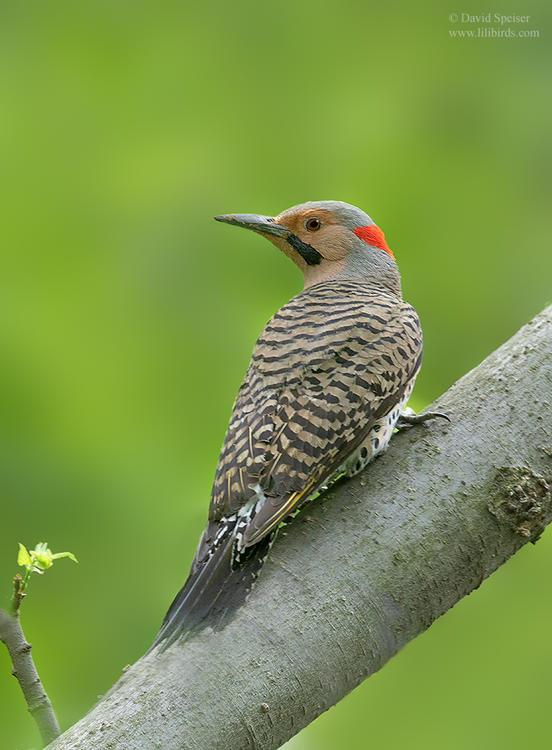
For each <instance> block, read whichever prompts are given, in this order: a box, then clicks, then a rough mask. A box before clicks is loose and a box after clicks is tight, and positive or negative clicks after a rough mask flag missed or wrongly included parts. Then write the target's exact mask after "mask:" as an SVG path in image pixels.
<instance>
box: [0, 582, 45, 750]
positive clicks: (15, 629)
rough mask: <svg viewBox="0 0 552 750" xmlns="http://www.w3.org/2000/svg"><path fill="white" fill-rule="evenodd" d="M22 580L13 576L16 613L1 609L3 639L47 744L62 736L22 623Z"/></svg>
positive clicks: (28, 704)
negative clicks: (20, 613) (20, 618)
mask: <svg viewBox="0 0 552 750" xmlns="http://www.w3.org/2000/svg"><path fill="white" fill-rule="evenodd" d="M22 580H23V579H22V577H21V576H20V575H19V573H18V574H17V575H16V576H15V578H14V579H13V585H14V593H13V598H12V612H13V614H11V615H10V614H8V613H7V612H5V611H4V610H3V609H0V641H2V642H3V643H4V645H5V646H6V648H7V649H8V652H9V654H10V657H11V660H12V664H13V669H12V674H13V675H14V677H16V678H17V681H18V682H19V685H20V687H21V690H22V691H23V695H24V696H25V700H26V701H27V707H28V709H29V712H30V714H31V716H32V717H33V719H34V720H35V722H36V724H37V726H38V729H39V732H40V736H41V737H42V742H43V743H44V745H47V744H48V743H49V742H52V740H55V738H56V737H58V736H59V735H60V730H59V725H58V723H57V719H56V715H55V714H54V709H53V708H52V704H51V703H50V699H49V698H48V696H47V695H46V693H45V691H44V688H43V687H42V683H41V681H40V677H39V676H38V672H37V671H36V667H35V665H34V662H33V658H32V656H31V644H30V643H27V640H26V639H25V635H24V634H23V631H22V629H21V625H20V623H19V606H20V604H21V601H22V599H23V597H24V596H25V594H24V593H23V592H22V590H21V582H22Z"/></svg>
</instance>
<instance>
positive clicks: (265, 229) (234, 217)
mask: <svg viewBox="0 0 552 750" xmlns="http://www.w3.org/2000/svg"><path fill="white" fill-rule="evenodd" d="M215 220H216V221H223V222H224V223H225V224H233V225H234V226H236V227H243V228H244V229H252V230H253V231H254V232H259V233H260V234H273V235H275V236H276V237H287V236H289V235H290V234H291V230H290V229H288V228H287V227H285V226H283V225H282V224H276V222H275V221H274V219H273V218H272V217H271V216H260V215H259V214H223V215H222V216H215Z"/></svg>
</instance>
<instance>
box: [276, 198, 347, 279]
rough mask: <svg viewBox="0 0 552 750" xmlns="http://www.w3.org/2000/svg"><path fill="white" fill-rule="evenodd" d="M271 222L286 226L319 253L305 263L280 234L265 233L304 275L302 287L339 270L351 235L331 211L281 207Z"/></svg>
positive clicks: (330, 276) (329, 277)
mask: <svg viewBox="0 0 552 750" xmlns="http://www.w3.org/2000/svg"><path fill="white" fill-rule="evenodd" d="M274 223H275V224H280V225H282V226H285V227H287V228H288V229H289V230H291V232H292V234H294V235H295V236H296V237H298V238H299V239H300V240H301V241H302V242H304V243H305V244H307V245H311V246H312V247H314V249H315V250H317V251H318V252H319V253H320V255H322V261H321V262H320V263H319V264H318V265H314V266H309V265H307V263H306V262H305V261H304V259H303V258H302V257H301V256H300V255H299V253H298V252H297V251H296V250H294V249H293V247H292V246H291V245H290V244H289V243H288V242H287V241H286V240H285V239H284V238H282V237H274V236H270V235H266V238H267V239H269V240H270V241H271V242H272V243H273V244H274V245H276V247H278V248H279V249H280V250H281V251H282V252H283V253H285V254H286V255H287V256H288V258H290V259H291V260H292V261H293V262H294V263H295V264H296V265H297V266H298V267H299V268H300V269H301V271H302V272H303V275H304V277H305V287H308V286H312V285H313V284H317V283H318V282H320V281H325V280H327V279H331V278H334V277H335V276H337V275H338V274H339V273H340V272H341V271H342V270H343V268H344V266H345V258H346V257H347V255H348V254H349V252H350V250H351V247H352V239H353V237H354V235H353V234H352V232H351V231H350V230H349V229H347V228H346V227H344V226H342V225H341V224H338V223H337V220H336V218H335V217H334V216H333V214H332V213H331V211H326V210H324V209H300V210H296V209H293V210H288V211H283V212H282V213H281V214H279V215H278V216H276V217H275V219H274Z"/></svg>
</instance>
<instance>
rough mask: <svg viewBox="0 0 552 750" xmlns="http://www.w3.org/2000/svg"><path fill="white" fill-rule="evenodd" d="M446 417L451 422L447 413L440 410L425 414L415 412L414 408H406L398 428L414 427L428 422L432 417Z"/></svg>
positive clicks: (399, 420)
mask: <svg viewBox="0 0 552 750" xmlns="http://www.w3.org/2000/svg"><path fill="white" fill-rule="evenodd" d="M437 417H438V418H439V419H446V420H447V422H450V421H451V419H450V417H449V416H448V415H447V414H443V413H442V412H439V411H428V412H426V413H425V414H415V413H414V411H412V409H408V410H407V409H405V410H404V412H403V413H402V414H401V416H400V417H399V419H398V421H397V424H396V428H397V429H398V430H401V429H405V428H406V427H412V426H413V425H416V424H423V422H427V421H429V420H430V419H436V418H437Z"/></svg>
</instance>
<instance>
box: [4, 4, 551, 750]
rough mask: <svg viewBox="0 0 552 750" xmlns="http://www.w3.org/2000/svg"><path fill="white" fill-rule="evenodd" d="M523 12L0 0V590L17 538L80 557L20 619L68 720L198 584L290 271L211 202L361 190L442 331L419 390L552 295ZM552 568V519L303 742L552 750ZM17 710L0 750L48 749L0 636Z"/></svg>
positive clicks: (321, 746) (426, 315)
mask: <svg viewBox="0 0 552 750" xmlns="http://www.w3.org/2000/svg"><path fill="white" fill-rule="evenodd" d="M523 5H524V8H523V12H524V13H527V14H530V15H531V22H530V23H529V24H527V25H526V26H525V27H523V28H531V29H537V30H539V31H540V38H538V39H535V38H531V39H475V40H473V39H472V40H466V39H464V40H461V39H453V38H451V36H450V35H449V29H451V28H474V26H471V27H470V26H469V25H462V24H461V23H456V24H455V25H454V24H453V23H452V22H451V21H450V20H449V15H450V13H452V12H458V13H461V12H462V11H467V12H471V13H478V12H479V13H481V12H488V11H489V8H488V7H487V6H486V5H485V6H483V5H482V4H481V3H480V4H479V7H477V6H476V5H475V6H474V5H472V6H471V7H470V8H465V7H457V6H456V5H451V6H450V7H448V6H446V5H442V4H438V3H437V2H435V3H434V4H425V5H419V4H415V5H413V4H411V3H408V2H406V0H402V2H396V3H386V4H382V5H380V6H379V7H376V6H374V5H369V4H367V3H358V2H350V1H349V0H342V1H341V2H340V3H339V4H336V3H330V2H327V0H317V2H314V0H299V2H297V0H296V1H295V2H288V1H287V0H284V1H283V2H280V3H278V4H277V5H268V4H265V5H262V6H261V5H259V4H258V3H254V2H244V1H243V0H237V2H234V3H232V4H227V3H223V2H220V0H217V1H216V2H211V3H200V4H191V3H183V2H158V3H145V2H125V1H120V2H113V0H109V1H108V0H95V1H94V2H91V1H88V2H87V1H85V0H83V1H82V2H80V3H72V2H48V1H47V0H40V1H38V0H29V2H26V3H24V4H22V3H21V4H18V3H11V4H10V3H2V5H1V9H0V16H1V23H0V86H1V91H2V95H1V97H0V107H1V110H2V111H1V115H0V163H1V174H2V179H1V187H0V191H1V196H0V197H1V207H2V235H3V237H2V263H1V274H0V306H1V314H0V356H1V357H2V365H1V367H0V379H1V388H0V399H1V415H0V420H1V421H0V424H1V437H0V440H1V446H0V447H1V450H0V482H1V488H0V489H1V504H2V507H1V520H0V524H1V527H0V535H1V536H0V573H1V580H2V583H1V589H2V590H3V591H4V595H3V596H4V603H6V602H7V597H8V595H9V591H10V579H11V577H12V575H13V574H14V573H15V557H16V551H17V542H18V541H22V542H24V543H25V544H26V545H27V546H33V545H34V544H35V543H36V542H37V541H38V540H47V541H48V542H49V543H50V546H51V547H52V549H54V551H58V550H65V549H69V550H71V551H73V552H74V553H75V554H76V555H77V556H78V558H79V559H80V564H79V565H78V566H77V565H73V564H72V563H70V562H67V561H63V562H60V563H59V564H57V565H56V569H54V570H53V571H52V572H50V573H49V574H48V575H47V576H46V577H44V578H43V579H39V578H38V577H35V579H34V580H33V581H32V585H31V596H30V597H29V599H28V601H26V602H25V605H24V610H23V624H24V627H25V630H26V632H27V635H28V637H29V639H30V640H31V641H33V643H34V652H33V653H34V655H35V659H36V661H37V664H38V667H39V669H40V672H41V674H42V677H43V679H44V682H45V685H46V687H47V689H48V691H49V693H50V695H51V697H52V699H53V701H54V704H55V706H56V708H57V711H58V714H59V717H60V720H61V722H62V724H63V726H64V727H67V726H68V725H69V724H71V723H73V722H74V721H76V720H77V719H78V718H79V717H81V716H82V715H83V714H84V713H85V712H86V710H87V709H88V708H89V707H90V706H91V705H92V704H93V703H94V701H95V700H96V697H97V696H98V695H99V694H101V693H103V692H105V691H106V690H107V689H108V688H109V686H110V685H111V684H112V683H113V681H114V680H116V679H117V677H118V676H119V674H120V673H121V669H122V668H123V667H124V666H125V665H126V664H128V663H131V662H133V661H134V660H135V659H137V658H138V657H139V656H140V655H141V654H142V653H143V651H144V650H145V649H146V648H147V647H148V645H149V644H150V642H151V639H152V637H153V635H154V633H155V631H156V628H157V626H158V624H159V622H160V619H161V617H162V615H163V613H164V611H165V608H166V606H167V605H168V603H169V601H170V599H171V597H172V595H173V594H174V593H175V591H176V590H177V589H178V588H179V585H180V584H181V583H182V582H183V581H184V579H185V576H186V574H187V570H188V565H189V563H190V560H191V557H192V554H193V551H194V548H195V544H196V541H197V538H198V536H199V534H200V532H201V529H202V526H203V523H204V521H205V516H206V511H207V505H208V500H209V491H210V485H211V480H212V475H213V472H214V469H215V464H216V460H217V457H218V451H219V447H220V444H221V441H222V438H223V434H224V430H225V428H226V425H227V421H228V417H229V413H230V409H231V406H232V402H233V398H234V395H235V392H236V390H237V387H238V385H239V382H240V379H241V377H242V374H243V371H244V370H245V368H246V366H247V362H248V358H249V354H250V351H251V348H252V346H253V343H254V341H255V338H256V336H257V334H258V332H259V331H260V329H261V327H262V326H263V324H264V323H265V322H266V320H267V319H268V318H269V317H270V315H271V314H272V313H273V312H274V310H276V309H277V308H278V307H279V306H280V305H281V304H282V303H284V302H285V301H286V300H287V299H288V298H289V297H290V296H292V295H293V294H295V293H296V292H297V291H298V290H299V289H300V278H299V274H298V272H297V270H296V269H295V268H294V267H293V266H292V264H291V263H289V262H288V261H287V260H286V259H285V258H284V257H282V256H281V255H279V254H278V252H277V251H276V250H275V248H274V247H273V246H272V245H270V244H269V243H268V242H264V241H263V240H262V239H261V238H259V237H258V236H255V235H253V234H248V233H246V232H240V231H238V230H235V229H232V228H229V227H225V226H221V225H219V224H216V223H215V222H214V221H212V218H211V217H212V216H213V215H214V214H218V213H224V212H231V211H239V212H241V211H244V212H249V211H255V212H264V213H269V214H274V213H277V212H279V211H280V210H282V209H284V208H286V207H288V206H290V205H293V204H295V203H299V202H302V201H304V200H316V199H340V200H345V201H348V202H351V203H354V204H356V205H359V206H361V207H362V208H364V209H365V210H366V211H367V212H368V213H369V214H370V215H371V216H372V217H373V218H374V219H375V220H376V221H377V223H378V224H379V225H380V226H381V227H382V228H383V229H384V231H385V233H386V238H387V241H388V244H389V246H390V247H391V248H392V249H393V250H394V251H395V254H396V256H397V259H398V262H399V266H400V268H401V271H402V274H403V286H404V292H405V296H406V298H407V299H408V300H409V301H411V302H412V303H413V304H414V305H415V306H416V308H417V309H418V311H419V313H420V316H421V318H422V322H423V325H424V333H425V346H426V349H425V365H424V369H423V372H422V374H421V375H420V378H419V382H418V385H417V388H416V391H415V395H414V398H413V403H412V405H413V406H414V407H415V408H421V407H423V406H424V405H426V404H428V403H429V402H430V401H431V400H432V399H433V398H434V397H436V396H437V395H438V394H439V393H441V392H442V391H443V390H444V389H446V388H447V387H448V386H449V385H450V384H451V383H452V382H453V381H454V380H456V379H457V378H458V377H460V376H461V375H462V374H463V373H464V372H466V370H468V369H469V368H471V367H473V366H475V365H476V364H477V363H478V362H479V361H480V360H481V359H482V358H483V357H485V356H486V355H487V354H488V353H489V352H491V351H492V350H493V349H495V348H496V347H497V346H498V345H499V344H501V343H502V342H503V341H504V340H505V339H506V338H508V337H509V336H510V335H511V334H513V333H514V332H515V331H516V330H517V329H518V328H519V327H520V326H521V325H522V324H523V323H524V322H526V321H527V320H529V319H530V318H531V317H532V316H533V315H534V314H536V313H537V312H538V311H539V310H541V309H542V308H543V307H544V306H545V304H546V303H550V302H552V283H551V277H552V254H551V252H550V235H551V229H550V219H549V212H550V197H551V196H550V182H549V179H550V177H549V176H550V168H551V151H552V149H551V145H550V132H551V119H552V118H551V103H550V95H549V84H550V78H549V76H550V57H549V55H550V29H551V23H550V21H551V10H550V5H549V4H545V3H544V2H543V3H541V4H532V3H524V4H523ZM517 6H519V3H518V4H517V5H516V4H515V3H514V4H511V3H507V2H505V3H503V4H502V5H501V6H500V7H497V8H494V9H491V10H496V11H499V12H501V13H508V12H517V13H519V12H520V10H521V9H520V8H519V7H517ZM511 26H512V28H514V29H516V30H517V29H519V28H522V27H520V26H516V25H511ZM551 565H552V539H551V535H550V533H547V534H545V536H544V538H543V539H542V540H541V541H540V542H539V544H538V545H537V546H536V547H535V548H533V547H531V548H530V549H529V548H525V549H523V550H522V551H521V552H520V553H519V554H518V555H517V556H516V558H515V559H513V560H511V561H510V562H509V563H508V564H507V565H506V566H504V567H503V568H502V569H500V570H499V571H498V572H497V573H496V574H495V575H494V576H493V577H492V578H491V579H490V580H489V581H488V582H486V583H485V584H484V585H483V586H482V587H481V589H480V590H479V591H478V592H477V593H475V594H474V595H473V596H471V597H469V598H468V599H465V600H464V601H462V602H461V603H460V604H459V605H458V606H457V607H455V609H454V610H453V611H451V612H450V613H448V614H447V615H446V616H445V617H443V618H442V619H441V620H439V621H438V622H437V623H436V624H435V625H434V626H432V628H431V629H430V630H429V631H428V632H427V633H425V634H424V635H423V636H421V637H420V638H418V639H417V640H416V641H414V642H413V643H412V644H410V645H409V646H408V647H407V648H406V649H405V650H404V651H403V652H402V653H401V654H399V655H398V656H397V657H396V658H395V659H393V660H392V662H391V663H390V664H388V665H387V666H386V667H385V668H384V669H383V670H382V672H381V673H380V674H378V675H376V676H375V677H373V678H372V679H370V680H368V681H367V682H366V683H365V684H363V685H362V686H361V687H359V688H358V689H357V690H356V691H355V692H354V693H353V694H352V695H350V696H349V697H348V698H346V699H345V700H344V701H343V702H342V703H340V704H339V705H338V706H337V707H336V708H334V709H332V710H331V711H330V712H328V713H327V714H325V715H324V716H322V717H321V718H320V719H319V720H317V721H316V722H315V723H314V724H313V725H311V726H310V727H309V728H308V729H306V730H305V731H304V732H303V733H301V735H299V736H298V737H297V738H295V739H294V740H292V741H291V742H290V744H289V747H290V748H293V750H312V749H313V748H317V750H326V749H328V750H329V749H330V748H331V749H333V748H338V747H339V748H342V747H344V748H347V749H348V750H360V748H364V747H366V746H368V745H371V746H375V747H378V746H379V747H381V746H384V747H386V748H390V749H391V750H395V749H396V748H405V747H408V748H409V749H413V750H417V749H418V748H419V749H420V750H421V749H422V748H423V749H424V750H431V749H432V748H447V749H449V748H450V749H451V750H456V748H458V750H460V748H462V750H463V749H464V748H465V747H466V746H468V747H470V748H491V749H492V748H504V749H508V748H518V747H520V746H522V745H523V746H533V747H544V746H548V745H549V740H548V734H549V728H548V713H549V704H550V692H551V690H552V673H551V670H552V639H551V638H550V632H551V627H552V601H551V584H550V580H551V576H550V567H551ZM229 689H231V686H229ZM0 711H1V716H2V718H1V737H0V747H1V748H2V749H3V748H7V749H10V750H11V749H12V748H18V750H27V748H31V747H33V748H36V747H38V744H39V743H38V739H37V734H36V732H35V729H34V726H33V725H32V722H31V719H30V718H29V717H28V715H27V714H26V713H25V706H24V703H23V699H22V697H21V695H20V694H19V691H18V687H17V684H16V682H15V680H13V678H11V677H10V665H9V663H8V659H7V656H6V653H5V650H4V649H0ZM129 747H130V745H129Z"/></svg>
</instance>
